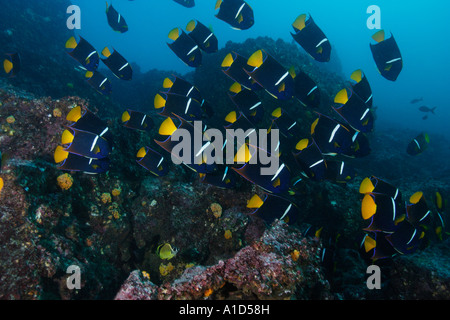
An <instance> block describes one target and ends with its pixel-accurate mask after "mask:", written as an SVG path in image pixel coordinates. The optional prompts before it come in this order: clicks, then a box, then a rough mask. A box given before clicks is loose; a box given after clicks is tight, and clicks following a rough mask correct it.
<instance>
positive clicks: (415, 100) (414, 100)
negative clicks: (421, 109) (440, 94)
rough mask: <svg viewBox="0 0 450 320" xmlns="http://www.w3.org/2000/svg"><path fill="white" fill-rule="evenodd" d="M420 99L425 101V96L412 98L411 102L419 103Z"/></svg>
mask: <svg viewBox="0 0 450 320" xmlns="http://www.w3.org/2000/svg"><path fill="white" fill-rule="evenodd" d="M420 101H423V98H422V97H420V98H415V99H412V100H411V104H414V103H417V102H420Z"/></svg>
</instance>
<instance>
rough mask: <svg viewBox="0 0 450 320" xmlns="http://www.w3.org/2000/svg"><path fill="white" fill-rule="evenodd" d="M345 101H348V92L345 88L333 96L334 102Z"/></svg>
mask: <svg viewBox="0 0 450 320" xmlns="http://www.w3.org/2000/svg"><path fill="white" fill-rule="evenodd" d="M347 101H348V92H347V89H345V88H344V89H342V90H341V91H339V92H338V93H337V95H336V97H334V103H337V104H346V103H347Z"/></svg>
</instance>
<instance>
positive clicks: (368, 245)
mask: <svg viewBox="0 0 450 320" xmlns="http://www.w3.org/2000/svg"><path fill="white" fill-rule="evenodd" d="M376 246H377V242H376V241H375V239H373V238H372V237H369V236H368V235H367V236H366V238H365V239H364V250H365V251H366V252H369V251H370V250H372V249H373V248H375V247H376Z"/></svg>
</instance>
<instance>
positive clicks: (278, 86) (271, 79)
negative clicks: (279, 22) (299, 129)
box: [245, 49, 294, 100]
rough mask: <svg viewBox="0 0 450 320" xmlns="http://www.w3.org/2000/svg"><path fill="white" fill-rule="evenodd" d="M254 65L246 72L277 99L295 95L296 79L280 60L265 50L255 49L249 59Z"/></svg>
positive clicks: (285, 98)
mask: <svg viewBox="0 0 450 320" xmlns="http://www.w3.org/2000/svg"><path fill="white" fill-rule="evenodd" d="M247 64H248V65H249V66H250V67H252V68H253V69H252V70H251V71H247V70H245V72H246V73H247V74H248V75H249V76H250V77H251V78H252V79H253V80H255V81H256V82H258V83H259V85H260V86H261V87H263V88H264V89H265V90H266V91H267V92H268V93H269V94H270V95H271V96H273V97H274V98H275V99H280V100H289V99H291V98H292V97H293V95H294V79H293V78H292V76H291V74H290V73H289V71H288V70H286V69H285V68H284V67H283V66H282V65H281V64H280V63H279V62H278V61H276V60H275V59H274V58H273V57H272V56H270V55H269V54H268V53H267V52H266V51H265V50H263V49H261V50H257V51H255V52H254V53H253V54H252V55H251V56H250V58H249V59H248V61H247Z"/></svg>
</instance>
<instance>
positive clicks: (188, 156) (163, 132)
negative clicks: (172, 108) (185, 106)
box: [155, 116, 216, 173]
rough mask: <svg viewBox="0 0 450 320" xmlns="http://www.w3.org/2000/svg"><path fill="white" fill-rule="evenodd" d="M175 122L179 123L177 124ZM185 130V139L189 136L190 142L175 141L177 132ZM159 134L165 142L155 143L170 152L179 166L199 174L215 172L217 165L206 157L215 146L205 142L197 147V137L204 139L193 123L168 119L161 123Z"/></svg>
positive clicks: (179, 119) (158, 141)
mask: <svg viewBox="0 0 450 320" xmlns="http://www.w3.org/2000/svg"><path fill="white" fill-rule="evenodd" d="M174 120H175V121H176V122H177V123H178V125H176V124H175V122H174ZM180 129H184V131H183V132H185V133H186V134H185V135H183V139H184V137H185V136H187V134H189V137H191V138H190V139H189V140H190V141H188V142H186V141H184V140H183V143H182V144H180V142H179V141H178V139H176V140H174V139H173V138H172V137H173V135H174V134H176V132H177V130H180ZM158 133H159V134H160V136H161V137H162V138H163V139H164V140H156V139H155V142H156V143H157V144H158V145H159V146H161V147H162V148H163V149H164V150H166V151H167V152H169V153H170V154H171V156H172V160H174V159H177V160H178V161H179V164H181V163H183V164H184V165H186V166H187V167H188V168H189V169H191V170H193V171H195V172H197V173H209V172H214V171H215V169H216V164H215V163H214V162H213V161H210V160H213V159H208V158H207V157H206V156H205V155H207V154H211V153H212V148H214V146H213V144H212V143H211V142H210V141H203V142H205V143H204V144H203V145H197V143H196V141H195V140H196V139H195V137H196V136H199V137H203V132H202V131H201V130H199V129H197V128H196V127H194V126H193V125H192V124H191V123H189V122H187V121H186V120H184V119H183V118H181V117H179V116H177V117H176V118H174V119H172V118H166V120H164V121H163V122H162V123H161V126H160V127H159V131H158Z"/></svg>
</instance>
